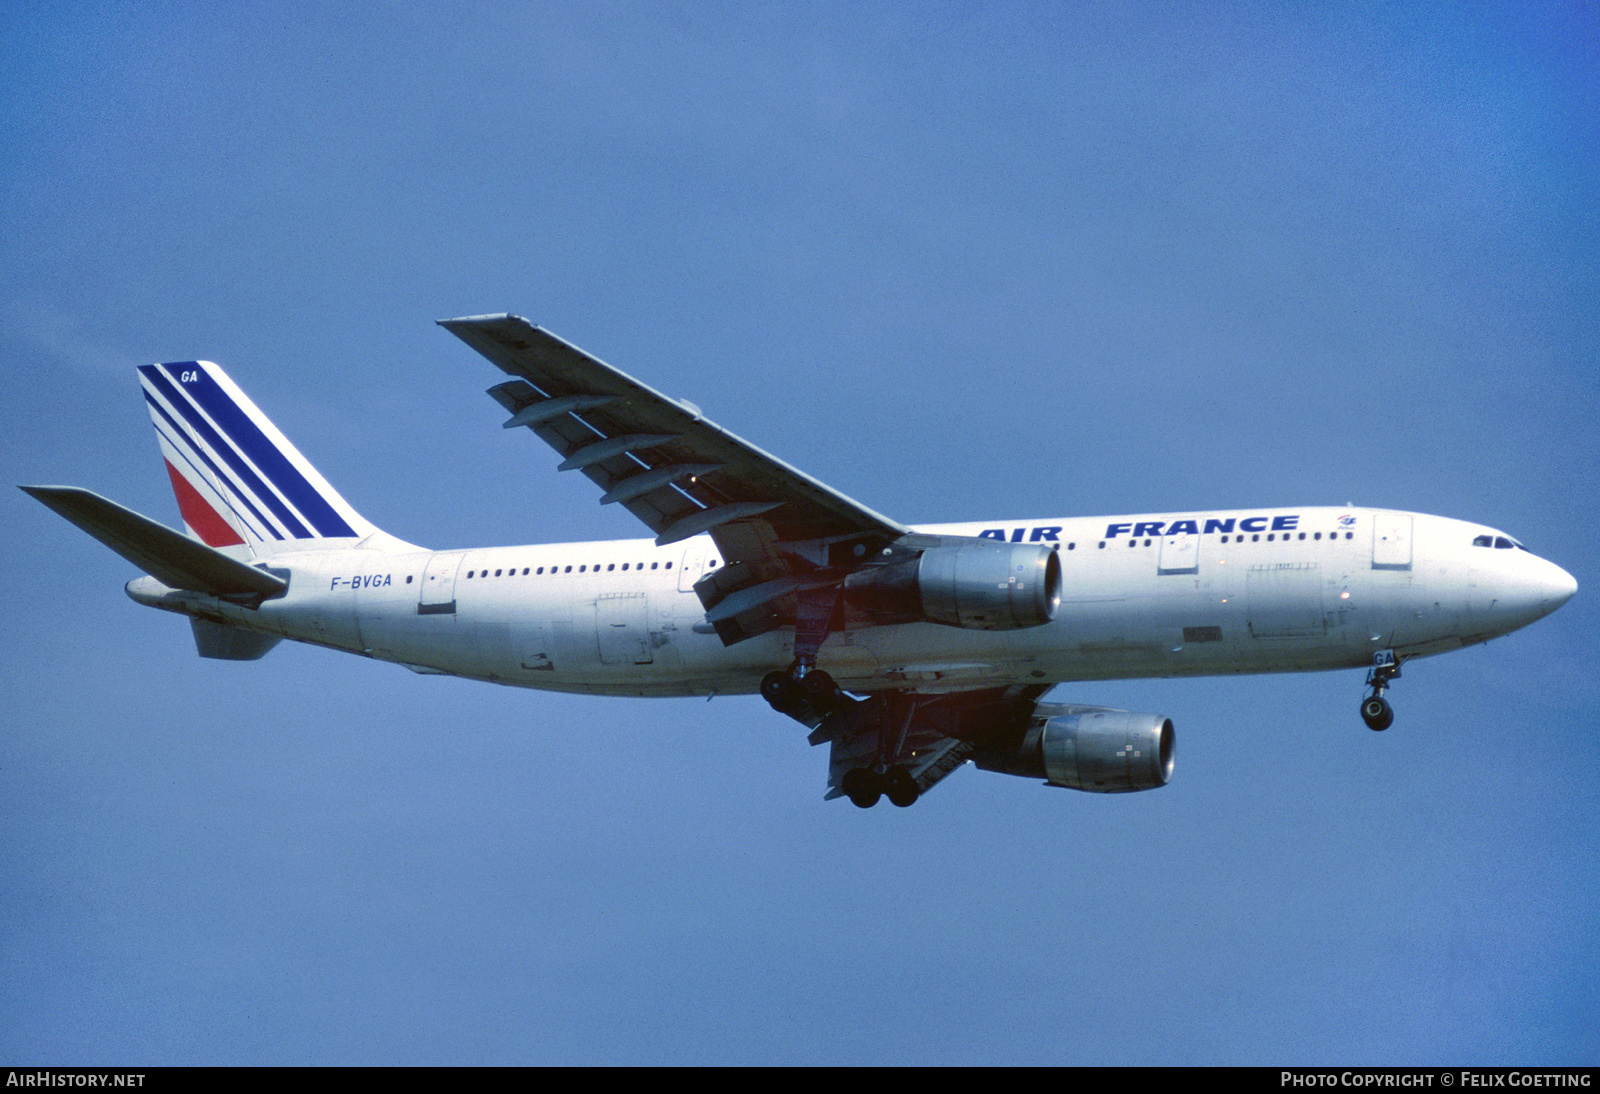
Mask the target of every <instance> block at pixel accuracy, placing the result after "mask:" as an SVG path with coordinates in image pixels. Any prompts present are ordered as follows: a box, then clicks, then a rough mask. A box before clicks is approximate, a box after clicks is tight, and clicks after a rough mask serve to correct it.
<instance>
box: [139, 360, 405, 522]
mask: <svg viewBox="0 0 1600 1094" xmlns="http://www.w3.org/2000/svg"><path fill="white" fill-rule="evenodd" d="M139 379H140V382H141V384H142V385H143V387H144V395H145V401H146V402H147V403H149V405H150V418H151V420H152V422H154V424H155V427H156V434H157V437H158V439H159V441H160V444H161V450H162V455H163V456H164V457H165V458H166V461H167V466H168V469H169V473H170V474H171V475H172V476H173V489H174V491H175V493H177V495H178V500H179V508H180V509H181V510H182V511H183V513H184V521H185V524H186V525H188V526H189V531H190V532H191V534H194V535H196V536H197V538H201V539H204V540H206V542H212V541H214V540H220V539H227V540H229V541H232V537H231V536H230V535H229V532H228V530H229V529H231V530H232V532H233V533H236V534H237V538H238V540H239V541H242V542H243V543H245V544H246V545H248V547H249V548H250V549H251V551H252V552H256V551H258V550H260V549H263V548H265V549H268V550H271V549H272V548H273V546H274V545H276V546H277V549H279V550H294V549H301V550H303V549H305V548H307V547H311V546H314V545H316V543H317V541H320V540H335V541H340V543H339V545H341V546H343V545H348V542H349V541H350V540H352V539H361V538H365V537H367V536H369V535H371V534H372V533H374V532H376V531H377V529H376V528H375V527H374V526H373V525H372V524H370V523H369V522H367V521H366V520H364V519H362V517H361V515H360V514H359V513H357V512H356V511H355V510H354V509H352V508H351V507H350V505H349V503H348V502H346V501H345V500H344V499H343V498H342V497H340V496H339V493H338V491H336V490H334V489H333V487H332V486H330V485H328V481H327V480H326V479H324V478H323V477H322V476H321V475H320V474H319V473H318V472H317V469H316V468H314V467H312V466H311V464H310V462H309V461H308V460H307V459H306V458H305V457H304V456H303V455H301V454H300V451H299V449H297V448H295V446H294V445H292V444H290V443H289V440H288V438H286V437H285V436H284V435H283V434H282V433H281V432H279V431H278V428H277V427H276V426H274V425H273V424H272V422H271V421H270V420H268V418H267V416H266V415H265V414H262V413H261V411H260V410H259V409H258V408H257V407H256V405H255V403H253V402H251V401H250V398H249V397H248V396H247V395H245V393H244V392H243V391H241V390H239V387H238V385H237V384H235V383H234V382H233V381H232V380H231V379H230V378H229V377H228V375H227V373H225V372H223V371H222V369H220V368H218V367H217V366H216V365H214V364H211V363H210V362H209V361H181V362H174V363H170V364H162V365H144V366H141V367H140V369H139ZM191 518H193V519H191ZM223 525H226V527H223ZM329 545H330V546H332V545H333V544H329Z"/></svg>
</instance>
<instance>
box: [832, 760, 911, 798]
mask: <svg viewBox="0 0 1600 1094" xmlns="http://www.w3.org/2000/svg"><path fill="white" fill-rule="evenodd" d="M839 789H841V790H843V791H844V793H845V797H847V798H849V799H850V803H851V804H852V805H855V806H858V807H860V808H862V809H871V808H872V807H873V806H874V805H877V804H878V798H879V797H880V796H882V797H887V798H888V799H889V801H890V802H892V803H893V804H895V805H897V806H899V807H900V808H901V809H904V808H906V806H908V805H913V804H915V803H916V800H917V797H918V796H919V794H920V793H921V792H920V791H919V790H918V789H917V780H916V779H913V778H912V777H911V772H910V771H908V770H907V769H906V768H905V767H904V766H902V765H900V764H895V765H894V766H893V767H891V768H889V769H888V770H887V771H877V770H874V769H873V768H870V767H852V768H851V769H850V770H849V771H846V772H845V773H844V778H843V779H841V780H840V781H839Z"/></svg>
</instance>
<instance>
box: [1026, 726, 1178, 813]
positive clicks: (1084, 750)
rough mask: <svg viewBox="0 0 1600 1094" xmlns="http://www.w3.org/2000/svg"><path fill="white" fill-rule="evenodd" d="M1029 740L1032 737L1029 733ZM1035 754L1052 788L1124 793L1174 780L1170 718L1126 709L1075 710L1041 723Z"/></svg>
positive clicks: (1172, 736)
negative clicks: (1038, 754) (1037, 752)
mask: <svg viewBox="0 0 1600 1094" xmlns="http://www.w3.org/2000/svg"><path fill="white" fill-rule="evenodd" d="M1029 736H1030V737H1031V736H1032V734H1029ZM1038 739H1039V744H1038V747H1039V753H1040V758H1041V759H1042V760H1043V761H1044V775H1045V779H1046V780H1047V781H1048V782H1049V783H1050V784H1051V785H1052V786H1067V787H1071V788H1072V789H1074V790H1089V791H1093V792H1094V793H1097V794H1123V793H1127V792H1129V791H1133V790H1154V789H1155V788H1156V787H1158V786H1165V785H1167V780H1168V779H1170V778H1172V760H1173V752H1174V749H1175V748H1176V745H1177V737H1176V734H1175V733H1174V732H1173V729H1172V719H1171V718H1163V717H1161V716H1160V715H1159V714H1134V713H1132V712H1130V711H1126V710H1092V711H1078V712H1074V713H1070V714H1058V715H1056V716H1055V717H1053V718H1046V719H1044V724H1043V725H1042V726H1040V727H1039V738H1038Z"/></svg>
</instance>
